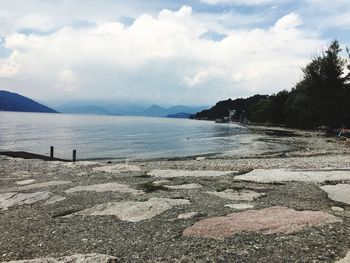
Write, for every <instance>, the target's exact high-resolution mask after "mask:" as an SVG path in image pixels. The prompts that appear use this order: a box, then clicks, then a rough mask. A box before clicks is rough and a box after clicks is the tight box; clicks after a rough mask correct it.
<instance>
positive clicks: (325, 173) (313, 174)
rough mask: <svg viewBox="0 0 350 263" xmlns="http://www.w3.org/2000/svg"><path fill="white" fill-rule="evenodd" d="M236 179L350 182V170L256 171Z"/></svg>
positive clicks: (266, 181)
mask: <svg viewBox="0 0 350 263" xmlns="http://www.w3.org/2000/svg"><path fill="white" fill-rule="evenodd" d="M235 179H238V180H242V181H251V182H256V183H275V182H292V181H295V182H314V183H323V182H325V181H346V180H350V170H343V171H340V170H315V171H309V170H288V169H268V170H267V169H266V170H265V169H256V170H253V171H251V172H249V173H246V174H242V175H238V176H236V177H235Z"/></svg>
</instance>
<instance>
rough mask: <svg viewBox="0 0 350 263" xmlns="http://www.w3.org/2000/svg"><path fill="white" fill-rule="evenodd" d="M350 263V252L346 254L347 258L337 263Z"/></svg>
mask: <svg viewBox="0 0 350 263" xmlns="http://www.w3.org/2000/svg"><path fill="white" fill-rule="evenodd" d="M349 262H350V251H349V252H348V254H346V256H345V258H342V259H340V260H338V261H336V262H335V263H349Z"/></svg>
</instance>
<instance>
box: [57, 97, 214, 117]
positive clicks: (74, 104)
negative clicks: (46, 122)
mask: <svg viewBox="0 0 350 263" xmlns="http://www.w3.org/2000/svg"><path fill="white" fill-rule="evenodd" d="M56 108H57V109H58V110H59V111H62V112H65V113H76V114H103V115H125V116H148V117H167V116H168V115H172V114H177V113H188V114H194V113H196V112H199V111H201V110H203V109H205V108H207V107H206V106H198V107H190V106H184V105H176V106H172V107H169V108H166V107H161V106H158V105H152V106H149V107H145V106H142V105H137V104H125V103H124V104H121V103H111V102H103V101H71V102H68V103H66V104H63V105H61V106H58V107H56Z"/></svg>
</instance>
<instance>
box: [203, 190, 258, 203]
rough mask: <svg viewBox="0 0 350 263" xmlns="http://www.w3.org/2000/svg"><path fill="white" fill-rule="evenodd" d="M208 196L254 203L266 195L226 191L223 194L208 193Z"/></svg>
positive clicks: (249, 191)
mask: <svg viewBox="0 0 350 263" xmlns="http://www.w3.org/2000/svg"><path fill="white" fill-rule="evenodd" d="M207 194H210V195H215V196H217V197H221V198H225V199H229V200H232V201H253V200H254V199H257V198H259V197H260V196H262V195H264V194H263V193H257V192H254V191H251V190H244V191H236V190H233V189H226V190H224V191H221V192H207Z"/></svg>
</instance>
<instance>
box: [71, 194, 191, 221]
mask: <svg viewBox="0 0 350 263" xmlns="http://www.w3.org/2000/svg"><path fill="white" fill-rule="evenodd" d="M189 204H191V202H190V201H189V200H186V199H167V198H150V199H149V200H148V201H146V202H111V203H104V204H100V205H96V206H94V207H92V208H88V209H85V210H82V211H80V212H77V213H74V214H72V215H69V216H67V217H71V216H73V215H88V216H109V215H113V216H116V217H118V218H119V219H120V220H122V221H127V222H139V221H142V220H146V219H151V218H153V217H155V216H157V215H159V214H161V213H163V212H165V211H167V210H169V209H171V208H173V207H175V206H179V205H189Z"/></svg>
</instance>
